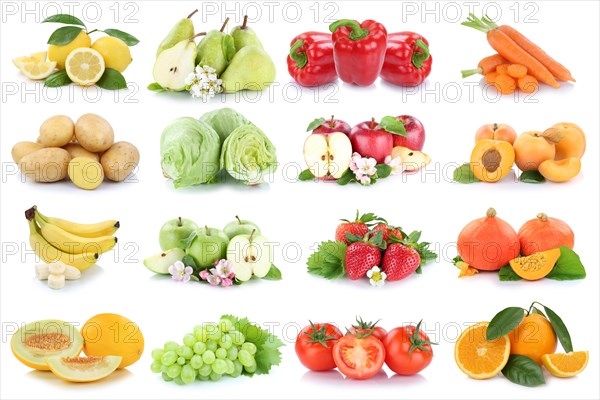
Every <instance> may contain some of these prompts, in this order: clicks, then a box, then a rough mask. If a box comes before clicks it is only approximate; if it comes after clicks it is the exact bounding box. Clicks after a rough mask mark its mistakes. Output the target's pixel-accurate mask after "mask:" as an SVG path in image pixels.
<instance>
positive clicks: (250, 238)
mask: <svg viewBox="0 0 600 400" xmlns="http://www.w3.org/2000/svg"><path fill="white" fill-rule="evenodd" d="M254 232H256V229H252V233H251V234H250V237H249V238H248V242H250V243H252V237H253V236H254Z"/></svg>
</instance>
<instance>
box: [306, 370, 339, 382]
mask: <svg viewBox="0 0 600 400" xmlns="http://www.w3.org/2000/svg"><path fill="white" fill-rule="evenodd" d="M300 380H301V381H302V382H309V383H318V384H337V383H338V382H342V381H343V380H344V375H342V373H341V372H340V371H338V370H337V369H332V370H331V371H306V373H305V374H304V375H302V378H301V379H300Z"/></svg>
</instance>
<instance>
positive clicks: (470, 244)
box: [457, 208, 520, 271]
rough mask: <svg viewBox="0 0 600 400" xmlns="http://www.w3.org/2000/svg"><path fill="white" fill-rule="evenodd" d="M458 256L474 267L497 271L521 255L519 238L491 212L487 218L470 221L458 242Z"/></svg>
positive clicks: (511, 228) (494, 212)
mask: <svg viewBox="0 0 600 400" xmlns="http://www.w3.org/2000/svg"><path fill="white" fill-rule="evenodd" d="M457 247H458V254H459V255H460V257H461V258H462V259H463V261H464V262H466V263H467V264H469V265H470V266H471V267H474V268H477V269H480V270H484V271H497V270H499V269H500V268H502V267H503V266H505V265H506V264H508V263H509V261H510V260H512V259H513V258H516V257H517V256H518V255H519V249H520V245H519V237H518V236H517V232H515V230H514V229H513V227H512V226H510V225H509V224H508V223H507V222H506V221H504V220H502V219H500V218H498V217H496V210H494V209H493V208H490V209H489V210H488V211H487V213H486V216H485V217H483V218H478V219H476V220H474V221H471V222H469V223H468V224H467V226H465V227H464V228H463V230H462V231H461V232H460V234H459V235H458V240H457Z"/></svg>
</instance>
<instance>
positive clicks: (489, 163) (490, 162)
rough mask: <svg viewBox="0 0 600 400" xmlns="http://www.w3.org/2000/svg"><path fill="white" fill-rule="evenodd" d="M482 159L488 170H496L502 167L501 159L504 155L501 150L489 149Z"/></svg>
mask: <svg viewBox="0 0 600 400" xmlns="http://www.w3.org/2000/svg"><path fill="white" fill-rule="evenodd" d="M481 161H482V162H483V166H484V168H485V169H486V170H487V171H488V172H495V171H496V170H497V169H498V167H500V161H502V156H501V155H500V152H499V151H498V150H496V149H489V150H487V151H486V152H485V153H483V156H482V157H481Z"/></svg>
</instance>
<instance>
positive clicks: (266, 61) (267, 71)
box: [221, 46, 276, 93]
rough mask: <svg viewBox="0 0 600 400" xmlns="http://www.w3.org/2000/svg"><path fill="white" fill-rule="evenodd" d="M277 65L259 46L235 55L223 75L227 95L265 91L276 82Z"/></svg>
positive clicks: (247, 47) (248, 48)
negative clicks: (247, 91) (248, 91)
mask: <svg viewBox="0 0 600 400" xmlns="http://www.w3.org/2000/svg"><path fill="white" fill-rule="evenodd" d="M275 75H276V74H275V64H273V60H271V57H270V56H269V55H268V54H267V52H266V51H264V50H263V48H262V47H258V46H246V47H243V48H242V49H241V50H239V51H238V52H237V53H235V56H233V59H232V60H231V62H230V63H229V66H228V67H227V69H226V70H225V72H223V74H222V75H221V79H222V80H223V90H224V92H225V93H234V92H239V91H240V90H264V89H265V88H267V87H268V86H269V85H271V84H272V83H273V82H274V81H275Z"/></svg>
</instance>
